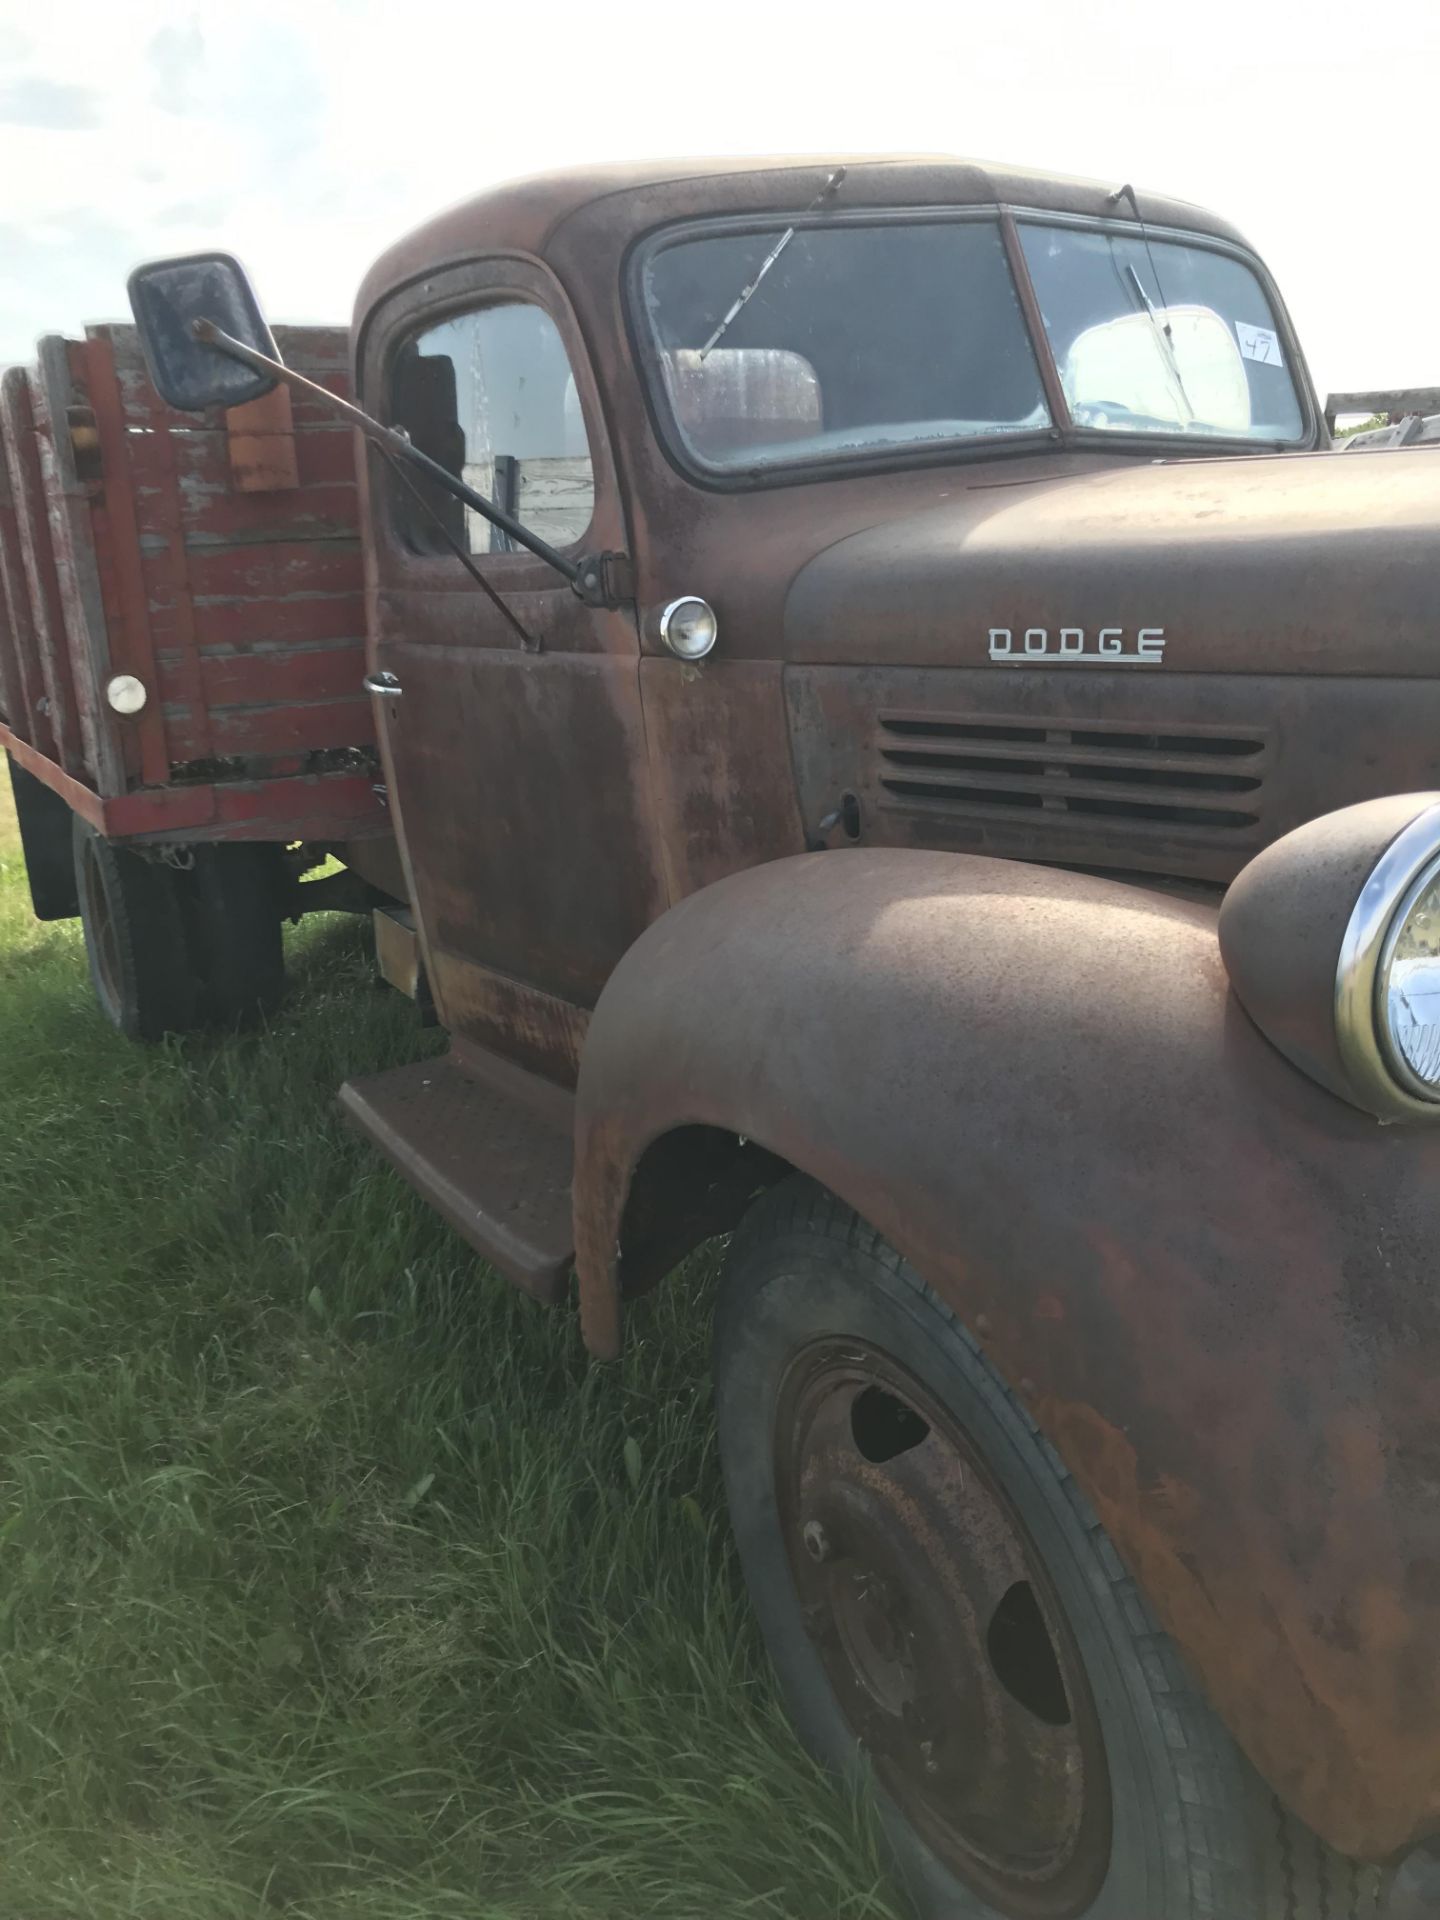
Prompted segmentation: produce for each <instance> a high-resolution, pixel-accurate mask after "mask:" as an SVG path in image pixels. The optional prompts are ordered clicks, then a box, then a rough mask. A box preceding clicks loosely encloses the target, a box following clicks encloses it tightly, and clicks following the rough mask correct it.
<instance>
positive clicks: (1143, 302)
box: [1125, 260, 1195, 427]
mask: <svg viewBox="0 0 1440 1920" xmlns="http://www.w3.org/2000/svg"><path fill="white" fill-rule="evenodd" d="M1125 271H1126V273H1127V274H1128V275H1129V276H1130V284H1131V285H1132V286H1133V287H1134V289H1135V294H1136V298H1137V299H1138V300H1139V302H1140V306H1141V309H1142V311H1143V312H1145V313H1148V314H1149V316H1150V324H1151V326H1152V327H1153V328H1154V329H1155V338H1156V339H1157V340H1158V341H1159V342H1160V351H1161V353H1162V354H1163V355H1164V357H1165V364H1166V366H1167V367H1168V368H1169V371H1170V377H1171V379H1172V380H1173V381H1174V382H1175V387H1176V391H1177V392H1178V394H1179V396H1180V404H1181V406H1182V407H1184V409H1185V413H1186V416H1187V418H1186V420H1185V425H1186V426H1187V427H1192V426H1194V424H1195V408H1194V406H1193V405H1192V404H1191V400H1190V396H1189V394H1188V393H1187V392H1186V391H1185V381H1184V378H1183V376H1182V375H1181V372H1180V362H1179V360H1178V359H1177V358H1176V357H1175V340H1174V336H1173V335H1172V334H1171V332H1170V324H1169V322H1168V321H1162V320H1161V318H1160V316H1159V314H1158V313H1157V312H1156V311H1155V306H1154V303H1153V302H1152V300H1151V298H1150V296H1149V294H1148V293H1147V292H1146V291H1145V286H1144V282H1143V281H1142V280H1141V278H1140V276H1139V274H1138V273H1137V272H1136V271H1135V269H1134V267H1133V266H1132V265H1131V263H1130V262H1129V261H1128V260H1127V261H1126V263H1125Z"/></svg>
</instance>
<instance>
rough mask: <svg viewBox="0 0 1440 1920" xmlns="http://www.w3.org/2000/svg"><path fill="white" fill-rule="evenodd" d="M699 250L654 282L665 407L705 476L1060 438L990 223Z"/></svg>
mask: <svg viewBox="0 0 1440 1920" xmlns="http://www.w3.org/2000/svg"><path fill="white" fill-rule="evenodd" d="M781 231H782V229H781V228H780V227H778V226H777V227H770V228H767V229H765V230H764V231H752V232H747V233H721V234H715V235H713V236H710V235H704V236H693V235H692V236H687V237H685V238H682V239H679V240H676V241H674V242H672V243H670V244H669V245H663V246H661V247H659V248H657V249H655V250H654V251H652V252H651V253H650V254H649V255H648V257H647V258H646V259H645V262H644V265H643V269H642V288H643V296H644V302H645V309H646V313H647V315H648V318H649V323H650V328H651V331H652V333H653V336H654V339H655V342H656V345H657V346H658V348H659V359H660V369H661V378H662V379H663V382H664V386H665V397H666V399H667V401H668V403H669V411H670V414H671V416H672V418H673V420H674V422H675V426H676V429H677V430H678V433H679V435H680V437H681V439H682V441H683V442H684V445H685V449H686V451H687V452H688V453H689V454H690V456H691V457H692V458H693V459H694V460H696V461H697V462H698V463H699V464H701V465H702V466H706V467H709V468H712V469H718V470H721V471H735V470H742V471H743V470H749V469H753V468H758V467H765V466H770V465H777V464H780V463H789V462H795V461H801V460H814V459H817V458H822V457H826V456H830V455H844V454H857V453H873V452H877V451H881V450H883V449H885V448H889V447H904V446H909V445H914V444H916V443H920V442H925V441H937V440H953V439H961V438H968V437H971V436H974V435H977V434H995V433H1024V432H1035V431H1038V430H1041V429H1044V428H1045V427H1048V426H1049V425H1050V414H1049V411H1048V409H1047V407H1046V404H1045V395H1044V389H1043V388H1042V386H1041V383H1040V372H1039V368H1038V367H1037V365H1036V361H1035V354H1034V351H1033V349H1032V347H1031V344H1030V339H1029V335H1028V334H1027V332H1026V328H1025V322H1024V318H1023V315H1022V313H1021V310H1020V302H1019V299H1018V297H1017V295H1016V292H1015V286H1014V282H1013V280H1012V279H1011V275H1010V268H1009V263H1008V262H1007V260H1006V257H1005V249H1004V245H1003V243H1002V241H1001V237H1000V229H999V225H998V223H997V222H996V221H993V220H947V221H933V220H932V221H924V222H921V221H907V222H902V221H896V220H887V221H885V222H883V223H877V224H875V225H863V226H862V225H849V226H846V225H840V224H838V223H837V224H824V225H815V226H799V227H797V230H796V233H795V237H794V239H793V240H792V241H790V243H789V244H788V245H787V246H786V248H785V250H784V252H783V253H781V254H780V256H779V257H778V258H777V259H776V261H775V263H774V266H773V268H772V269H771V270H770V271H769V272H768V273H767V274H766V275H765V277H764V278H763V279H762V280H761V281H760V284H759V286H758V287H757V288H756V290H755V292H754V294H753V296H752V297H751V298H750V299H749V300H747V301H746V303H745V305H744V306H743V307H742V308H741V310H740V311H739V312H738V313H737V314H736V316H735V317H734V319H733V320H732V321H731V323H730V325H729V326H728V327H727V328H726V329H725V332H724V335H723V344H720V345H716V346H713V347H711V348H710V349H709V351H708V352H707V351H706V343H707V342H708V341H710V340H711V339H712V337H713V336H714V335H715V332H716V329H717V328H718V327H719V326H720V324H721V322H722V321H723V320H724V318H725V316H726V314H727V313H728V312H729V311H730V309H731V307H732V306H733V305H734V304H735V301H736V298H737V296H738V295H739V294H740V293H741V292H742V290H743V289H744V288H746V287H748V286H749V285H750V283H751V282H752V281H753V280H754V279H755V277H756V274H757V273H758V271H759V270H760V268H761V267H762V266H763V264H764V262H765V260H766V257H767V256H768V255H769V253H770V252H771V250H772V249H773V247H774V245H775V241H776V239H777V237H778V235H779V233H780V232H781Z"/></svg>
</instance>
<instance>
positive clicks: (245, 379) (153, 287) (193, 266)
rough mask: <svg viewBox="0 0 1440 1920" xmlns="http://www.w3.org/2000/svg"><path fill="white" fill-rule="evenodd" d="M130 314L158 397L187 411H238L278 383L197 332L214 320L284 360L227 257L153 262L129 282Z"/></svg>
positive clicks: (193, 256)
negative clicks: (198, 324) (195, 327)
mask: <svg viewBox="0 0 1440 1920" xmlns="http://www.w3.org/2000/svg"><path fill="white" fill-rule="evenodd" d="M129 288H130V310H131V312H132V313H133V314H134V315H135V324H136V326H137V327H138V328H139V330H140V344H141V345H142V346H143V347H144V349H145V364H146V366H147V367H148V368H149V370H150V379H151V381H152V383H153V384H154V387H155V391H156V392H157V393H158V394H159V395H160V398H161V399H162V400H163V401H164V402H165V403H166V405H167V406H171V407H175V408H177V409H178V410H179V411H180V412H181V413H204V412H205V411H206V409H207V408H209V407H239V406H243V405H244V403H245V402H246V401H247V400H258V399H259V398H260V396H261V394H262V393H269V391H270V389H271V388H272V387H273V386H274V385H275V381H274V379H273V378H272V377H271V376H270V375H269V374H266V373H260V372H257V371H256V369H255V368H253V367H248V366H246V365H245V363H244V362H243V361H241V360H236V359H233V358H232V357H231V356H230V355H229V354H227V353H224V352H222V350H221V349H220V348H219V347H214V346H207V345H206V344H205V342H203V341H201V340H197V339H196V338H195V335H194V332H193V331H192V328H193V324H194V322H195V321H197V320H210V321H213V322H214V324H215V325H216V326H217V327H219V328H220V329H221V330H222V332H225V333H228V334H230V335H231V336H232V337H233V338H234V339H236V340H239V341H241V342H243V344H244V345H245V346H247V347H253V348H254V349H255V350H256V351H257V352H259V353H264V354H268V355H269V357H270V358H271V359H272V360H278V359H279V357H280V356H279V354H278V353H277V351H276V348H275V342H274V339H273V338H272V337H271V333H270V329H269V327H268V326H267V325H266V324H265V316H264V314H263V313H261V311H260V302H259V301H258V300H257V299H256V298H255V289H254V288H253V287H252V286H251V285H250V282H249V280H248V279H247V278H246V276H245V269H244V268H243V267H242V266H241V265H240V262H239V261H238V260H237V259H235V258H234V256H233V255H232V254H228V253H190V254H184V255H182V256H180V257H179V258H178V259H174V260H152V261H151V262H150V263H149V265H148V266H143V267H136V269H135V271H134V272H133V273H132V274H131V276H130V281H129Z"/></svg>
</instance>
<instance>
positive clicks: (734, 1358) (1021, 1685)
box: [715, 1177, 1381, 1920]
mask: <svg viewBox="0 0 1440 1920" xmlns="http://www.w3.org/2000/svg"><path fill="white" fill-rule="evenodd" d="M715 1371H716V1393H717V1412H718V1420H719V1433H720V1451H721V1459H722V1463H723V1467H724V1472H725V1483H726V1489H727V1493H728V1496H729V1503H730V1512H731V1518H732V1521H733V1524H734V1529H735V1535H736V1540H737V1544H738V1546H739V1551H740V1559H741V1563H742V1566H743V1568H744V1572H745V1578H746V1582H747V1585H748V1587H749V1590H750V1594H751V1598H752V1601H753V1603H754V1606H755V1610H756V1613H757V1614H758V1616H759V1620H760V1626H761V1629H762V1632H763V1634H764V1637H765V1641H766V1645H767V1647H768V1649H769V1652H770V1655H771V1658H772V1659H773V1661H774V1663H775V1666H776V1669H777V1672H778V1676H779V1679H780V1683H781V1686H782V1688H783V1691H784V1693H785V1695H786V1697H787V1701H788V1704H789V1707H790V1711H791V1714H792V1717H793V1719H794V1721H795V1724H796V1727H797V1729H798V1731H799V1733H800V1735H801V1738H802V1739H803V1740H804V1742H805V1744H806V1745H807V1746H808V1747H809V1748H810V1750H811V1752H812V1753H813V1754H814V1755H815V1756H816V1757H817V1758H818V1759H819V1760H821V1761H822V1762H823V1763H825V1764H826V1765H828V1766H829V1767H831V1768H832V1769H834V1770H835V1771H837V1772H839V1773H842V1774H844V1775H847V1776H850V1777H855V1776H857V1775H858V1776H859V1777H860V1778H861V1779H863V1780H864V1782H865V1783H866V1784H867V1786H868V1787H869V1789H870V1790H871V1791H872V1792H873V1794H874V1797H875V1799H876V1802H877V1806H878V1810H879V1813H880V1817H881V1820H882V1823H883V1825H884V1828H885V1831H886V1834H887V1836H888V1839H889V1842H890V1846H891V1849H892V1851H893V1854H894V1857H895V1860H896V1863H897V1866H898V1868H899V1871H900V1873H901V1876H902V1878H903V1880H904V1881H905V1883H906V1885H907V1887H908V1889H909V1891H910V1894H911V1897H912V1899H913V1900H914V1903H915V1906H916V1909H917V1910H918V1912H919V1913H920V1914H921V1915H923V1916H925V1920H1000V1917H1001V1916H1003V1917H1004V1920H1035V1917H1036V1916H1042V1915H1043V1916H1045V1920H1079V1916H1082V1915H1083V1916H1087V1920H1142V1917H1143V1920H1373V1917H1374V1916H1376V1915H1377V1913H1378V1911H1379V1909H1378V1904H1377V1903H1378V1899H1379V1893H1380V1884H1381V1874H1380V1872H1379V1871H1378V1870H1377V1869H1375V1868H1373V1867H1369V1866H1364V1865H1360V1864H1358V1863H1355V1862H1352V1861H1349V1860H1345V1859H1342V1858H1340V1857H1339V1856H1338V1855H1336V1854H1334V1853H1332V1852H1331V1851H1330V1850H1329V1849H1328V1848H1326V1847H1324V1846H1323V1845H1322V1844H1321V1843H1320V1842H1319V1841H1318V1840H1317V1839H1316V1838H1315V1836H1314V1835H1313V1834H1311V1833H1309V1832H1308V1831H1307V1830H1306V1829H1304V1828H1302V1827H1301V1826H1300V1825H1299V1824H1298V1823H1297V1822H1296V1821H1294V1820H1293V1819H1291V1818H1290V1817H1289V1816H1288V1815H1287V1814H1285V1813H1284V1812H1283V1811H1282V1809H1281V1808H1280V1806H1279V1804H1278V1802H1277V1801H1276V1800H1275V1799H1274V1796H1273V1795H1272V1794H1271V1793H1270V1791H1269V1790H1268V1789H1267V1788H1266V1787H1265V1786H1264V1785H1263V1783H1262V1782H1261V1781H1260V1780H1259V1778H1258V1777H1257V1775H1256V1774H1255V1773H1254V1771H1253V1770H1252V1769H1251V1768H1250V1767H1249V1765H1248V1764H1247V1762H1246V1761H1245V1760H1244V1758H1243V1757H1242V1756H1241V1754H1240V1753H1239V1751H1238V1749H1237V1748H1236V1747H1235V1745H1234V1743H1233V1741H1232V1740H1231V1739H1230V1737H1229V1735H1228V1734H1227V1733H1226V1731H1225V1729H1224V1728H1223V1727H1222V1726H1221V1724H1220V1722H1219V1721H1218V1720H1217V1719H1216V1717H1215V1715H1214V1714H1213V1713H1212V1712H1211V1710H1210V1708H1209V1707H1208V1706H1207V1704H1206V1703H1205V1701H1204V1700H1203V1699H1202V1698H1201V1696H1200V1694H1199V1693H1198V1691H1197V1690H1196V1688H1195V1687H1194V1686H1193V1684H1192V1683H1191V1682H1190V1680H1189V1678H1188V1676H1187V1675H1186V1673H1185V1671H1184V1668H1183V1667H1182V1665H1181V1662H1180V1660H1179V1657H1178V1655H1177V1653H1176V1650H1175V1647H1174V1646H1173V1644H1172V1643H1171V1641H1170V1640H1169V1639H1168V1637H1167V1636H1166V1635H1165V1634H1164V1633H1163V1632H1162V1631H1161V1630H1160V1628H1159V1626H1158V1625H1157V1623H1156V1622H1155V1620H1154V1619H1153V1617H1152V1616H1151V1614H1150V1612H1149V1609H1148V1607H1147V1606H1146V1604H1145V1601H1144V1599H1143V1597H1142V1595H1141V1594H1140V1592H1139V1590H1138V1589H1137V1587H1136V1586H1135V1584H1134V1582H1133V1581H1132V1580H1131V1579H1130V1577H1129V1576H1128V1574H1127V1573H1126V1572H1125V1570H1124V1567H1123V1566H1122V1565H1121V1562H1120V1560H1119V1557H1118V1555H1117V1554H1116V1552H1115V1549H1114V1547H1113V1546H1112V1545H1111V1543H1110V1540H1109V1538H1108V1537H1107V1535H1106V1534H1105V1532H1104V1530H1103V1528H1102V1527H1101V1526H1100V1523H1099V1521H1098V1520H1097V1519H1096V1517H1095V1515H1094V1513H1093V1512H1092V1511H1091V1509H1090V1507H1089V1505H1088V1503H1087V1502H1086V1500H1085V1498H1084V1496H1083V1495H1082V1494H1081V1492H1080V1490H1079V1488H1078V1487H1077V1486H1076V1485H1075V1483H1074V1481H1073V1480H1072V1479H1071V1478H1070V1476H1069V1474H1068V1473H1067V1472H1066V1470H1065V1468H1064V1466H1063V1464H1062V1463H1061V1461H1060V1459H1059V1457H1058V1455H1057V1454H1056V1453H1055V1452H1054V1449H1053V1448H1052V1447H1050V1445H1049V1444H1048V1442H1047V1441H1046V1440H1045V1439H1044V1438H1043V1437H1042V1435H1041V1434H1040V1433H1039V1431H1038V1429H1037V1428H1036V1426H1035V1424H1034V1422H1033V1421H1031V1419H1030V1418H1029V1416H1028V1415H1027V1414H1026V1413H1025V1411H1024V1409H1023V1408H1022V1407H1021V1406H1020V1405H1019V1404H1018V1402H1017V1401H1016V1400H1015V1398H1014V1396H1013V1395H1012V1394H1011V1393H1010V1392H1009V1390H1008V1389H1007V1388H1006V1387H1005V1385H1004V1384H1003V1382H1002V1381H1001V1380H1000V1379H999V1377H998V1376H997V1375H996V1374H995V1372H994V1371H993V1369H992V1368H991V1367H990V1365H989V1363H988V1361H987V1360H986V1359H985V1357H984V1355H983V1354H982V1353H981V1351H980V1349H979V1348H978V1346H977V1345H976V1343H975V1341H974V1340H973V1339H972V1338H971V1336H970V1335H969V1334H968V1333H967V1332H966V1331H965V1329H964V1328H963V1327H962V1326H961V1324H960V1322H959V1321H958V1320H957V1319H956V1317H955V1315H954V1314H953V1313H951V1312H950V1310H949V1309H948V1308H947V1307H946V1306H945V1305H943V1303H942V1302H941V1301H940V1300H939V1299H938V1298H937V1297H936V1296H935V1294H933V1293H932V1292H931V1291H930V1289H929V1288H928V1287H927V1286H926V1285H925V1283H924V1282H923V1281H922V1280H921V1279H920V1277H919V1275H918V1274H917V1273H916V1272H915V1271H914V1270H913V1268H911V1267H910V1266H908V1265H907V1263H906V1262H905V1261H904V1260H902V1259H901V1258H900V1256H899V1255H898V1254H897V1253H896V1252H895V1251H894V1249H893V1248H891V1247H890V1246H889V1245H887V1243H886V1242H885V1241H884V1240H883V1239H882V1238H881V1237H880V1236H879V1234H877V1233H876V1232H874V1230H873V1229H871V1228H870V1227H868V1226H867V1225H866V1224H865V1223H864V1222H863V1221H862V1220H860V1219H859V1218H858V1216H857V1215H856V1214H854V1213H853V1212H852V1211H851V1210H850V1209H849V1208H847V1207H844V1206H842V1205H841V1204H840V1202H839V1201H837V1200H836V1199H835V1198H833V1196H831V1195H830V1194H828V1193H826V1192H825V1191H824V1190H823V1189H822V1188H819V1187H817V1186H815V1185H814V1184H813V1183H812V1182H810V1181H809V1180H806V1179H803V1178H799V1177H797V1178H793V1179H789V1180H786V1181H784V1182H783V1183H781V1185H779V1186H777V1187H775V1188H773V1189H772V1190H771V1191H770V1192H769V1193H768V1194H766V1195H765V1196H764V1197H763V1198H762V1199H761V1200H760V1201H758V1202H757V1203H756V1204H755V1206H754V1207H753V1208H752V1209H751V1211H750V1213H749V1214H748V1215H747V1216H746V1218H745V1220H744V1221H743V1222H742V1224H741V1227H740V1229H739V1231H738V1232H737V1233H736V1235H735V1239H734V1241H733V1243H732V1246H731V1250H730V1256H729V1261H728V1265H727V1268H726V1273H725V1278H724V1282H723V1286H722V1291H721V1296H720V1303H719V1308H718V1313H717V1325H716V1346H715ZM1002 1588H1003V1589H1004V1591H1003V1593H1002V1592H1001V1591H1000V1589H1002ZM1022 1589H1023V1591H1022ZM987 1615H988V1618H987ZM1077 1783H1078V1784H1077Z"/></svg>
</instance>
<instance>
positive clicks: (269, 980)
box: [180, 841, 285, 1027]
mask: <svg viewBox="0 0 1440 1920" xmlns="http://www.w3.org/2000/svg"><path fill="white" fill-rule="evenodd" d="M194 859H195V864H194V865H193V867H191V868H190V870H189V871H188V872H187V873H184V874H182V875H181V876H180V903H181V909H182V912H183V913H184V916H185V929H186V938H187V944H188V947H189V951H190V963H191V967H192V969H193V972H194V975H195V988H196V999H197V1006H198V1009H199V1024H200V1025H202V1026H207V1027H237V1026H244V1025H246V1024H247V1023H248V1022H250V1021H252V1020H254V1019H257V1018H259V1017H260V1016H261V1015H262V1014H266V1013H270V1012H273V1011H274V1009H275V1008H276V1007H277V1006H278V1005H279V1004H280V1000H281V996H282V995H283V994H284V991H285V950H284V941H283V930H282V915H281V868H280V850H279V848H278V847H274V846H270V845H268V844H266V843H264V842H261V841H237V842H235V843H234V844H232V845H228V846H216V847H197V848H196V849H195V854H194Z"/></svg>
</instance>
